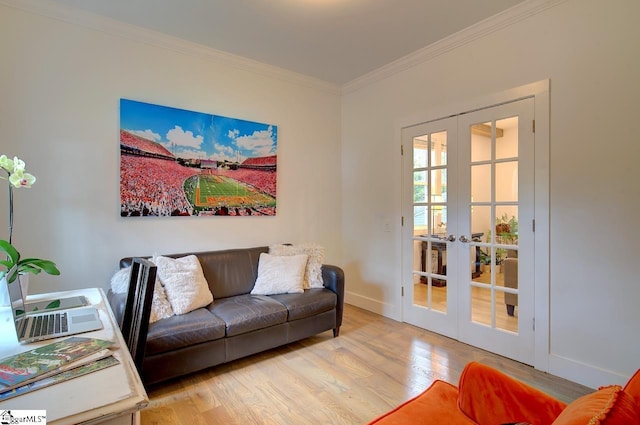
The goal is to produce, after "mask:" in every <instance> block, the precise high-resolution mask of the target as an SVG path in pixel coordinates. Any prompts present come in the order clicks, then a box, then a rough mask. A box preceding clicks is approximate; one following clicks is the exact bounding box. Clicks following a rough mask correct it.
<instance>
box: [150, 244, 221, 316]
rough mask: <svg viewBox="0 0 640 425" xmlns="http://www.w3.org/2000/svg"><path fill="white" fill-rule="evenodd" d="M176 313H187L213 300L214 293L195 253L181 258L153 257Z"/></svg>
mask: <svg viewBox="0 0 640 425" xmlns="http://www.w3.org/2000/svg"><path fill="white" fill-rule="evenodd" d="M152 261H153V262H154V264H155V265H156V266H158V278H159V279H160V281H161V282H162V284H163V285H164V289H165V290H166V292H167V298H168V299H169V302H170V303H171V308H172V309H173V312H174V313H175V314H185V313H188V312H190V311H193V310H195V309H197V308H200V307H205V306H207V305H209V304H211V303H212V302H213V294H211V291H210V290H209V285H208V284H207V280H206V279H205V277H204V273H203V272H202V266H200V261H199V260H198V257H196V256H195V255H187V256H186V257H181V258H169V257H162V256H155V257H153V260H152Z"/></svg>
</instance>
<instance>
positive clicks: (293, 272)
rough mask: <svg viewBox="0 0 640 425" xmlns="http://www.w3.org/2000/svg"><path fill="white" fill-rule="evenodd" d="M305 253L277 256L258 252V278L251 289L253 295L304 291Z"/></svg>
mask: <svg viewBox="0 0 640 425" xmlns="http://www.w3.org/2000/svg"><path fill="white" fill-rule="evenodd" d="M307 258H308V257H307V255H306V254H301V255H291V256H279V255H269V254H267V253H264V252H263V253H262V254H260V260H259V261H258V278H257V279H256V283H255V285H254V287H253V289H252V290H251V293H252V294H254V295H275V294H300V293H302V292H304V288H303V281H304V269H305V266H306V265H307Z"/></svg>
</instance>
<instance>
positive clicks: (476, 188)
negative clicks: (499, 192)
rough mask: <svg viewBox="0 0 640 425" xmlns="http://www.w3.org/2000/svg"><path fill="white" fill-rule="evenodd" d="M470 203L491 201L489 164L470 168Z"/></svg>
mask: <svg viewBox="0 0 640 425" xmlns="http://www.w3.org/2000/svg"><path fill="white" fill-rule="evenodd" d="M471 201H472V202H490V201H491V164H483V165H472V166H471Z"/></svg>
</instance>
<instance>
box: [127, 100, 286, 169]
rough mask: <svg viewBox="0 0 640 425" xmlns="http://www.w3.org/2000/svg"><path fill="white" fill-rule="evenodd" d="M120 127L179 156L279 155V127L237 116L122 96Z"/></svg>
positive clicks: (241, 158) (238, 157)
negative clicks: (175, 106)
mask: <svg viewBox="0 0 640 425" xmlns="http://www.w3.org/2000/svg"><path fill="white" fill-rule="evenodd" d="M120 129H121V130H125V131H128V132H129V133H132V134H135V135H136V136H139V137H143V138H145V139H148V140H151V141H153V142H157V143H159V144H161V145H162V146H164V147H165V148H167V149H168V150H169V151H170V152H172V153H173V154H174V156H175V157H176V158H196V159H212V160H218V161H221V160H229V161H233V162H235V161H238V162H242V161H244V160H245V159H247V158H259V157H263V156H270V155H276V150H277V147H278V128H277V127H276V126H275V125H271V124H262V123H258V122H253V121H246V120H241V119H236V118H227V117H223V116H219V115H212V114H208V113H203V112H193V111H187V110H184V109H177V108H172V107H168V106H160V105H154V104H150V103H144V102H137V101H134V100H128V99H120Z"/></svg>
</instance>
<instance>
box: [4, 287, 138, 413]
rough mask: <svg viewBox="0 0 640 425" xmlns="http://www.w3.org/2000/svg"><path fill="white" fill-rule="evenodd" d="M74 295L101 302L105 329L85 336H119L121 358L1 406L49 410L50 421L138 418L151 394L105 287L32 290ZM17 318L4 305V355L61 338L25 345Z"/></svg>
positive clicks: (97, 304)
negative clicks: (21, 341) (16, 329)
mask: <svg viewBox="0 0 640 425" xmlns="http://www.w3.org/2000/svg"><path fill="white" fill-rule="evenodd" d="M75 295H84V296H85V297H87V299H88V300H89V303H90V304H92V305H94V306H95V307H97V308H98V310H99V311H100V319H101V320H102V325H103V329H101V330H98V331H94V332H87V333H83V334H80V336H85V337H89V338H100V339H107V340H111V341H114V342H115V344H116V346H117V347H116V348H115V349H114V357H116V358H117V359H118V360H119V361H120V364H118V365H115V366H112V367H109V368H106V369H102V370H99V371H97V372H92V373H89V374H87V375H84V376H81V377H78V378H75V379H71V380H69V381H65V382H62V383H59V384H56V385H52V386H50V387H46V388H42V389H40V390H36V391H33V392H30V393H27V394H23V395H20V396H18V397H14V398H12V399H9V400H6V401H3V402H0V411H4V410H8V409H15V410H46V411H47V423H48V424H80V423H82V424H85V423H86V424H98V423H100V424H110V425H113V424H134V423H139V410H140V409H142V408H144V407H145V406H146V405H147V404H148V403H149V399H148V397H147V393H146V392H145V390H144V386H143V385H142V382H141V380H140V376H139V375H138V372H137V370H136V367H135V365H134V364H133V361H132V359H131V355H130V354H129V350H128V349H127V346H126V344H125V342H124V340H123V339H122V334H121V333H120V329H119V327H118V325H117V323H116V320H115V318H114V316H113V313H112V312H111V308H110V307H109V306H108V303H107V302H106V296H105V294H104V291H102V289H98V288H91V289H82V290H76V291H66V292H56V293H52V294H39V295H33V296H29V297H28V301H40V300H46V299H57V298H61V297H70V296H75ZM12 321H13V319H12V315H11V310H9V307H0V358H4V357H7V356H10V355H13V354H17V353H20V352H22V351H27V350H30V349H33V348H36V347H39V346H42V345H46V344H49V343H51V342H54V341H56V340H47V341H40V342H37V343H32V344H26V345H21V344H19V343H18V340H17V338H16V332H15V327H14V326H13V323H12ZM64 338H68V337H64ZM64 338H60V339H64Z"/></svg>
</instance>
